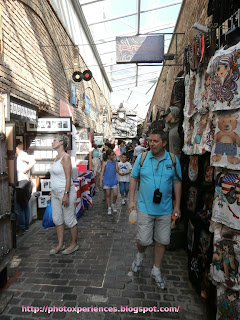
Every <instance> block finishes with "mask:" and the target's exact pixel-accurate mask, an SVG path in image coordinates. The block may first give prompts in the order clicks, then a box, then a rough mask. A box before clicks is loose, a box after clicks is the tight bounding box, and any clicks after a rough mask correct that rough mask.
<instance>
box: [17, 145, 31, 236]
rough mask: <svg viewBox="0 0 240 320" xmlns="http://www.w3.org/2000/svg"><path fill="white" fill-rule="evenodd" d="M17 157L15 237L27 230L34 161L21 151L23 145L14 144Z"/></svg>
mask: <svg viewBox="0 0 240 320" xmlns="http://www.w3.org/2000/svg"><path fill="white" fill-rule="evenodd" d="M16 156H17V180H18V182H17V187H16V211H17V235H22V234H23V233H24V232H25V231H28V228H29V218H30V208H29V199H30V197H31V192H32V190H31V181H30V170H31V169H32V167H33V166H34V164H35V163H36V161H35V160H34V159H33V158H32V157H30V156H29V155H28V154H27V152H25V151H23V143H22V142H21V141H20V140H17V142H16Z"/></svg>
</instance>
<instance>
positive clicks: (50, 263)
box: [0, 191, 206, 320]
mask: <svg viewBox="0 0 240 320" xmlns="http://www.w3.org/2000/svg"><path fill="white" fill-rule="evenodd" d="M93 200H94V204H93V207H92V208H89V210H85V212H84V215H83V216H82V217H81V218H80V219H79V220H78V226H79V234H78V241H79V244H80V249H79V251H77V252H75V253H74V254H72V255H68V256H66V255H65V256H64V255H62V254H61V253H59V254H57V255H55V256H50V255H49V251H50V249H51V248H53V247H54V246H55V245H56V232H55V228H50V229H47V230H45V229H43V228H41V221H37V222H36V223H34V224H32V225H31V227H30V231H29V232H28V233H26V234H25V235H24V236H22V237H20V238H18V249H17V250H15V252H14V254H13V259H12V262H11V265H10V266H9V267H8V273H9V281H8V283H7V286H6V288H5V289H4V290H3V292H2V296H1V297H0V299H2V301H6V303H5V306H6V307H5V309H4V310H3V312H2V314H1V315H0V319H1V320H7V319H9V320H20V319H83V320H85V319H111V320H115V319H116V320H117V319H122V320H127V319H131V320H137V319H163V320H166V319H168V320H169V319H183V320H185V319H186V320H188V319H189V320H190V319H191V320H192V319H194V320H204V319H206V310H205V309H206V308H205V303H204V302H203V301H202V300H201V298H200V297H199V296H198V295H197V294H196V293H195V291H194V289H193V288H192V286H191V283H190V282H189V280H188V272H187V256H186V253H185V251H184V250H178V251H166V254H165V258H164V261H163V265H162V273H163V275H165V278H166V280H167V285H168V288H167V289H166V290H164V291H162V290H160V289H158V288H157V287H156V285H155V283H154V281H153V280H152V279H151V278H150V271H151V268H152V264H153V246H151V247H149V248H148V249H147V251H146V257H145V259H144V263H143V265H144V270H143V272H142V273H140V274H139V275H133V274H132V272H131V271H130V266H131V264H132V261H133V260H134V258H135V254H136V244H135V237H136V226H135V225H131V224H129V223H128V211H127V206H126V205H125V206H122V207H121V205H120V196H119V199H118V202H117V207H118V212H117V213H115V214H113V215H112V216H108V215H107V208H106V204H105V202H103V201H102V191H100V192H98V193H97V194H96V195H95V196H94V198H93ZM65 242H66V244H68V243H69V231H68V230H66V231H65ZM22 306H25V307H26V306H34V307H44V306H52V307H53V306H55V307H58V308H59V307H63V306H66V307H76V306H78V307H91V306H93V307H117V308H118V309H120V307H121V306H123V307H126V306H128V307H143V306H144V307H154V306H155V307H157V308H159V307H161V306H167V307H170V306H172V307H178V306H179V307H180V308H179V312H178V313H176V312H175V313H170V312H148V313H145V314H143V313H140V312H139V313H133V312H132V313H130V312H115V313H110V312H109V313H106V312H105V313H104V312H84V313H83V312H81V314H77V313H76V312H71V313H70V312H51V313H47V312H37V313H34V312H22ZM0 312H1V310H0Z"/></svg>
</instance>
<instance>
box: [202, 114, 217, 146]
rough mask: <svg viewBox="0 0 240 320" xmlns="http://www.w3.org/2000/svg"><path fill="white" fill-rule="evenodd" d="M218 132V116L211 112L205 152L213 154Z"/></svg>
mask: <svg viewBox="0 0 240 320" xmlns="http://www.w3.org/2000/svg"><path fill="white" fill-rule="evenodd" d="M215 130H216V115H215V113H213V112H209V130H208V131H207V133H206V142H205V146H204V148H205V150H206V151H209V152H211V151H212V146H213V139H214V134H215Z"/></svg>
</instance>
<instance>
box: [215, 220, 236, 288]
mask: <svg viewBox="0 0 240 320" xmlns="http://www.w3.org/2000/svg"><path fill="white" fill-rule="evenodd" d="M211 231H213V232H214V252H213V256H212V263H211V265H210V273H209V278H210V279H211V281H212V283H213V284H214V285H216V284H221V285H223V286H225V287H227V288H230V289H232V290H234V291H239V290H240V274H239V263H240V255H239V246H240V233H239V232H236V231H235V230H233V229H231V228H228V227H226V226H224V225H222V224H220V223H214V222H213V223H212V225H211Z"/></svg>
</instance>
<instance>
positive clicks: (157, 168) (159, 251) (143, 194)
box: [129, 130, 182, 289]
mask: <svg viewBox="0 0 240 320" xmlns="http://www.w3.org/2000/svg"><path fill="white" fill-rule="evenodd" d="M166 144H167V133H165V132H163V131H158V130H154V131H152V133H151V134H150V139H149V146H150V151H149V152H148V154H147V157H146V159H145V161H144V162H143V163H140V162H141V155H139V157H138V158H137V160H136V162H135V165H134V167H133V170H132V173H131V178H130V185H129V212H131V211H132V210H133V209H136V206H135V204H134V190H135V186H136V183H137V179H138V177H140V189H139V194H138V207H137V208H138V216H137V225H138V234H137V247H138V253H137V255H136V259H135V261H134V262H133V263H132V271H133V272H138V271H141V269H142V261H143V258H144V251H145V250H146V248H147V246H149V245H150V244H151V243H152V239H153V236H154V240H155V254H154V265H153V268H152V271H151V276H152V277H153V279H155V281H156V284H157V286H158V288H161V289H164V288H165V287H166V283H165V281H164V279H163V277H162V275H161V271H160V265H161V263H162V259H163V256H164V252H165V246H166V245H168V244H169V243H170V233H171V216H172V214H173V213H174V215H175V216H177V217H178V218H179V217H180V216H181V211H180V199H181V186H182V183H181V181H179V179H178V177H177V175H176V172H175V167H174V164H173V162H172V159H171V157H170V154H169V153H168V152H167V151H166V150H165V149H164V148H165V146H166ZM175 160H176V170H177V173H178V175H179V176H180V177H181V168H180V163H179V160H178V159H177V157H176V158H175ZM141 164H142V166H141ZM172 188H174V193H175V198H176V204H175V207H174V209H173V206H172ZM153 232H154V234H153Z"/></svg>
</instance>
